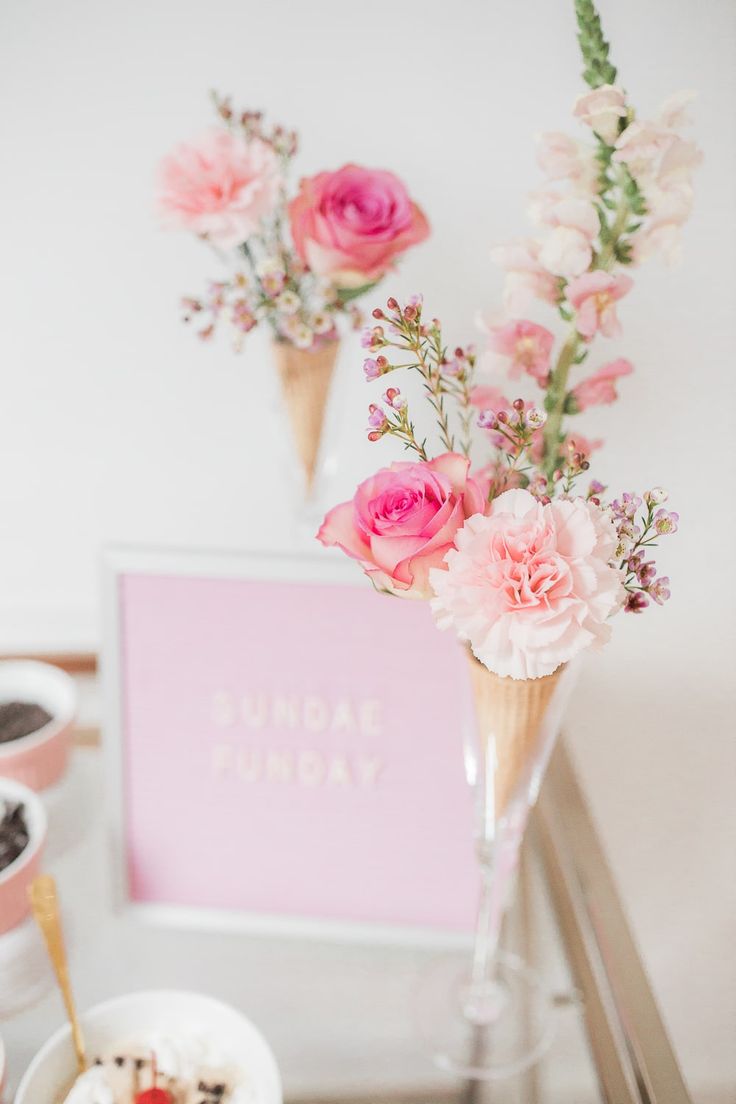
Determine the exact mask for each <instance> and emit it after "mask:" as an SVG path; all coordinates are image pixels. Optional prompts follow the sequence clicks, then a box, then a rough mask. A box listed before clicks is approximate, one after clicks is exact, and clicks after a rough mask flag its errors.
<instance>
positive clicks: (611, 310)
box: [567, 270, 634, 341]
mask: <svg viewBox="0 0 736 1104" xmlns="http://www.w3.org/2000/svg"><path fill="white" fill-rule="evenodd" d="M633 282H634V281H633V280H632V279H631V277H630V276H625V275H623V274H622V275H619V276H612V275H611V274H610V273H609V272H603V271H602V270H596V271H595V272H585V273H583V275H582V276H578V278H577V279H576V280H572V281H571V282H570V283H569V284H568V285H567V301H568V303H569V304H570V306H571V307H572V309H573V310H574V311H575V313H576V318H575V326H576V328H577V331H578V333H579V334H580V336H581V337H584V338H585V340H586V341H590V340H592V338H593V337H594V336H595V334H596V333H597V332H598V331H599V330H600V332H601V333H602V334H603V335H604V336H605V337H615V336H616V335H617V334H619V333H620V332H621V324H620V322H619V320H618V315H617V314H616V303H617V302H618V300H619V299H621V298H622V297H623V296H624V295H626V293H627V292H628V291H629V290H630V288H631V287H632V286H633Z"/></svg>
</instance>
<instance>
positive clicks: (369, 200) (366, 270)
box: [289, 165, 429, 287]
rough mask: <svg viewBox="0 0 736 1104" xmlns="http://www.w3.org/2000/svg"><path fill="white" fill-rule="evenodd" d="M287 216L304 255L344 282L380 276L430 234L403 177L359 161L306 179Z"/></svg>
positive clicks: (361, 281)
mask: <svg viewBox="0 0 736 1104" xmlns="http://www.w3.org/2000/svg"><path fill="white" fill-rule="evenodd" d="M289 218H290V220H291V234H292V237H293V239H294V247H295V248H296V251H297V253H298V254H299V256H300V257H301V259H302V260H303V261H304V262H305V264H308V265H309V267H310V268H311V269H312V271H313V272H316V273H317V274H318V275H320V276H329V277H330V278H331V279H332V280H333V281H334V282H335V283H336V284H337V285H338V286H340V287H359V286H360V285H361V284H365V283H370V282H372V281H375V280H378V279H380V278H381V276H383V274H384V273H385V272H386V271H387V270H388V269H389V268H391V267H392V265H393V263H394V261H395V260H396V258H397V257H398V256H399V254H401V253H404V252H405V251H406V250H407V249H409V248H410V246H412V245H417V244H418V243H419V242H422V241H424V239H425V238H426V237H428V236H429V223H428V222H427V219H426V218H425V215H424V213H423V212H422V210H421V209H420V208H419V207H418V206H417V204H416V203H414V202H413V201H412V199H411V198H410V196H409V193H408V192H407V190H406V188H405V187H404V185H403V184H402V182H401V181H400V180H399V178H398V177H397V176H394V174H393V173H390V172H385V171H382V170H380V169H364V168H362V167H361V166H360V165H343V167H342V168H341V169H338V170H337V171H336V172H322V173H318V174H317V176H312V177H309V178H307V179H305V180H302V182H301V185H300V189H299V193H298V195H296V196H295V198H294V199H293V200H292V201H291V203H290V204H289Z"/></svg>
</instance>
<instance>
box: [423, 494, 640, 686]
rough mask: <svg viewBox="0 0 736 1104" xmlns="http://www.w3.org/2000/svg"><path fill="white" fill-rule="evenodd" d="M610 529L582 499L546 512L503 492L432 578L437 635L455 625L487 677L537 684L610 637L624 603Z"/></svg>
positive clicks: (527, 497)
mask: <svg viewBox="0 0 736 1104" xmlns="http://www.w3.org/2000/svg"><path fill="white" fill-rule="evenodd" d="M616 539H617V538H616V530H615V528H614V525H613V522H612V521H611V520H610V519H609V518H607V517H606V515H605V514H604V513H603V511H602V510H601V509H600V507H598V506H595V505H593V504H592V503H589V502H586V501H585V500H584V499H581V498H578V499H572V500H571V499H557V500H553V501H552V502H550V503H548V504H547V505H542V504H541V503H540V502H538V501H537V500H536V499H535V498H534V496H533V495H531V494H530V493H529V491H524V490H512V491H506V492H505V493H504V494H502V495H499V497H498V498H497V499H495V500H494V501H493V502H492V503H491V505H490V508H489V513H488V514H487V515H486V516H483V515H477V516H475V517H471V518H470V519H469V520H468V521H466V523H465V525H464V526H463V527H462V529H460V530H459V532H458V533H457V535H456V537H455V548H453V549H451V550H450V551H449V552H448V553H447V556H446V558H445V563H446V566H447V569H446V570H444V571H443V570H433V571H431V572H430V583H431V585H432V588H433V589H434V592H435V598H434V599H433V601H432V609H433V611H434V614H435V617H436V619H437V622H438V624H439V626H440V628H450V627H452V628H454V629H455V631H456V632H457V634H458V636H459V638H460V639H461V640H463V641H468V642H469V643H470V646H471V648H472V650H473V653H474V654H475V655H476V656H477V658H478V659H479V660H480V661H481V663H484V664H485V665H486V667H488V668H489V670H491V671H495V673H496V674H498V675H501V676H508V677H511V678H517V679H526V678H541V677H542V676H543V675H549V674H551V673H552V672H553V671H555V670H556V669H557V668H558V667H559V666H560V664H562V663H566V662H567V661H568V660H571V659H572V658H573V657H574V656H576V655H577V654H578V653H579V652H582V651H583V650H584V649H585V648H588V647H590V646H599V645H601V644H603V643H604V642H605V641H606V640H608V637H609V635H610V631H611V630H610V626H609V625H608V623H607V621H608V617H609V616H610V615H611V614H612V613H613V612H614V610H615V609H617V608H618V607H619V606H620V604H621V601H622V598H623V593H624V592H623V584H622V580H621V575H620V572H619V571H618V570H617V569H616V568H615V567H613V566H611V563H610V560H611V558H612V556H613V555H614V551H615V548H616Z"/></svg>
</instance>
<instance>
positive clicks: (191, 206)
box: [158, 130, 280, 249]
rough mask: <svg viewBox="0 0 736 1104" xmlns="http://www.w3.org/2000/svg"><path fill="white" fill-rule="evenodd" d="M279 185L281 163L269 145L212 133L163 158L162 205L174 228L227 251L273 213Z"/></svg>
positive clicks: (221, 133)
mask: <svg viewBox="0 0 736 1104" xmlns="http://www.w3.org/2000/svg"><path fill="white" fill-rule="evenodd" d="M279 184H280V176H279V166H278V159H277V157H276V154H275V153H274V151H273V150H272V149H271V147H270V146H269V145H267V144H266V143H265V142H262V141H260V139H257V138H254V139H253V140H252V141H246V140H245V139H244V138H242V137H241V136H239V135H237V134H231V133H230V131H229V130H212V131H210V132H209V133H207V134H205V135H204V136H203V137H202V138H201V139H200V140H199V141H198V142H196V143H194V144H192V145H181V146H178V147H177V148H176V149H175V150H174V152H173V153H170V154H168V156H167V157H165V158H164V159H163V161H162V162H161V166H160V169H159V197H158V202H159V207H160V210H161V212H162V214H163V215H164V217H165V218H166V219H167V221H168V222H169V223H170V224H172V225H174V226H177V227H181V228H182V229H184V230H191V231H193V232H194V233H195V234H200V235H201V236H202V237H206V238H207V239H208V240H209V241H211V242H213V243H214V244H215V245H219V246H220V247H221V248H223V249H229V248H231V247H232V246H235V245H240V244H241V243H242V242H244V241H246V239H247V238H249V237H250V235H251V234H252V233H253V232H254V231H255V230H256V229H257V228H258V223H259V221H260V219H262V218H263V217H264V216H265V215H269V214H270V213H271V212H272V211H273V209H274V207H275V206H276V203H277V201H278V193H279Z"/></svg>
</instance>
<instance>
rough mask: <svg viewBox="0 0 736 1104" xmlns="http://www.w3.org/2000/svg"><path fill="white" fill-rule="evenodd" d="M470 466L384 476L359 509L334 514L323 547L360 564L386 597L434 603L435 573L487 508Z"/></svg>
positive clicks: (455, 458)
mask: <svg viewBox="0 0 736 1104" xmlns="http://www.w3.org/2000/svg"><path fill="white" fill-rule="evenodd" d="M469 466H470V463H469V461H468V460H467V459H466V458H465V457H464V456H459V455H458V454H457V453H453V452H446V453H445V454H444V455H442V456H438V457H436V458H435V459H434V460H429V461H427V462H419V463H411V462H406V461H402V462H398V463H394V464H392V465H391V467H389V468H382V469H381V470H380V471H378V472H376V474H375V475H373V476H371V477H370V479H366V480H365V482H364V483H361V484H360V486H359V487H358V489H357V491H356V492H355V497H354V498H353V500H352V502H343V503H342V504H341V505H340V506H335V508H334V509H333V510H330V512H329V513H328V514H327V517H326V518H325V520H324V522H323V523H322V527H321V528H320V530H319V533H318V534H317V539H318V540H319V541H321V542H322V544H324V545H327V546H330V545H337V547H338V548H342V550H343V552H346V553H347V554H348V556H352V557H353V558H354V559H356V560H359V561H360V564H361V566H362V568H363V570H364V571H365V573H366V574H367V575H369V576H370V578H371V579H372V581H373V582H374V584H375V585H376V586H377V587H378V588H379V589H382V590H388V591H390V592H391V593H392V594H397V595H399V596H401V597H404V598H430V597H431V595H432V591H431V589H430V586H429V581H428V574H429V570H430V568H432V567H441V566H442V563H443V560H444V556H445V553H446V552H447V551H448V549H449V548H451V547H452V542H453V540H454V537H455V533H456V532H457V531H458V529H459V528H460V526H461V525H463V524H464V522H465V519H466V518H468V517H470V515H471V514H477V513H478V512H479V511H481V510H483V509H484V507H485V502H484V500H483V495H482V493H481V491H480V488H479V487H478V485H477V484H476V483H475V482H474V480H472V479H470V478H468V469H469Z"/></svg>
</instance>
